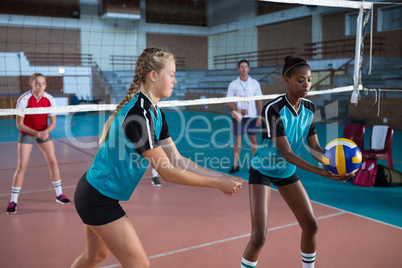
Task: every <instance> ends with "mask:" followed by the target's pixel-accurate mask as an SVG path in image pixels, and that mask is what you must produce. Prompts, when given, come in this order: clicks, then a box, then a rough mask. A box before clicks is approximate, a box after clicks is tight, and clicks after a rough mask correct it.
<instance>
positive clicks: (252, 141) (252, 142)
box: [248, 135, 258, 155]
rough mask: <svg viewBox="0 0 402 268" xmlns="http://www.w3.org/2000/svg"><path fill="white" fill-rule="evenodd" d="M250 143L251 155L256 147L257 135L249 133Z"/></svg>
mask: <svg viewBox="0 0 402 268" xmlns="http://www.w3.org/2000/svg"><path fill="white" fill-rule="evenodd" d="M248 137H249V139H250V145H251V155H254V152H255V150H257V148H258V144H257V135H249V136H248Z"/></svg>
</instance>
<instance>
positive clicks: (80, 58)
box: [25, 52, 93, 66]
mask: <svg viewBox="0 0 402 268" xmlns="http://www.w3.org/2000/svg"><path fill="white" fill-rule="evenodd" d="M25 56H26V57H27V59H28V61H29V62H30V64H31V65H34V66H91V65H92V62H93V58H92V54H81V53H77V54H74V53H43V52H39V53H37V52H25Z"/></svg>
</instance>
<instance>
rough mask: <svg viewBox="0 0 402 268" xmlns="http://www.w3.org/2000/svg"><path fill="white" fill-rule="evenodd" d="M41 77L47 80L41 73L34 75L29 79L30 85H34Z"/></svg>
mask: <svg viewBox="0 0 402 268" xmlns="http://www.w3.org/2000/svg"><path fill="white" fill-rule="evenodd" d="M39 76H42V77H43V78H45V80H46V77H45V76H44V75H43V74H41V73H34V74H33V75H31V77H29V84H32V82H33V81H34V80H35V79H36V78H38V77H39Z"/></svg>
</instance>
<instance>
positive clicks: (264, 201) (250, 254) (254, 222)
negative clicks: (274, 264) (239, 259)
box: [243, 184, 271, 262]
mask: <svg viewBox="0 0 402 268" xmlns="http://www.w3.org/2000/svg"><path fill="white" fill-rule="evenodd" d="M249 189H250V211H251V228H252V230H251V236H250V241H249V242H248V244H247V247H246V249H245V250H244V253H243V257H244V258H245V259H246V260H248V261H252V262H255V261H257V260H258V256H259V254H260V252H261V249H262V248H263V246H264V244H265V240H266V235H267V229H268V205H269V199H270V197H271V187H268V186H265V185H260V184H250V187H249Z"/></svg>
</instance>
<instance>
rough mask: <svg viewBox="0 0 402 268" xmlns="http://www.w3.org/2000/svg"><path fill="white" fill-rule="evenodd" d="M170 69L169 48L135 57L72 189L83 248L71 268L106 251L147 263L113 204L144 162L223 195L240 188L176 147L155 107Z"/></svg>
mask: <svg viewBox="0 0 402 268" xmlns="http://www.w3.org/2000/svg"><path fill="white" fill-rule="evenodd" d="M175 72H176V66H175V61H174V58H173V55H172V54H171V53H169V52H166V51H163V50H161V49H156V48H148V49H145V50H144V52H143V53H142V54H141V55H140V56H139V58H138V60H137V63H136V69H135V76H134V80H133V83H132V84H131V86H130V88H129V90H128V92H127V95H126V96H125V97H124V99H123V100H122V101H121V102H120V103H119V104H118V105H117V107H116V111H115V113H113V115H112V116H111V117H110V118H109V120H108V121H107V122H106V124H105V127H104V130H103V134H102V137H101V140H100V142H101V147H100V149H99V151H98V153H97V155H96V156H95V159H94V162H93V163H92V165H91V167H90V168H89V170H88V171H87V173H86V174H84V176H83V177H82V178H81V180H80V181H79V183H78V185H77V188H76V192H75V198H74V200H75V202H74V203H75V206H76V209H77V212H78V214H79V215H80V217H81V219H82V221H83V222H84V226H85V237H86V242H87V246H86V250H85V252H84V253H83V254H81V255H80V256H79V257H77V259H76V260H75V261H74V263H73V265H72V267H74V268H78V267H95V266H96V265H97V264H98V263H99V262H101V261H102V260H103V259H104V258H105V257H106V256H107V255H108V253H109V252H112V254H113V255H114V256H115V257H116V258H117V259H118V260H119V262H120V263H121V264H122V266H123V267H148V266H149V260H148V257H147V254H146V253H145V250H144V248H143V246H142V243H141V241H140V239H139V238H138V235H137V233H136V231H135V229H134V227H133V225H132V223H131V221H130V220H129V218H128V217H127V215H126V214H125V212H124V210H123V209H122V208H121V206H120V205H119V200H128V199H129V198H130V196H131V194H132V192H133V191H134V189H135V187H136V186H137V184H138V182H139V180H140V179H141V177H142V175H143V174H144V172H145V170H146V168H147V167H148V163H150V164H151V166H152V167H153V168H155V169H156V171H157V172H158V173H159V174H160V175H161V177H162V178H163V179H164V180H166V181H168V182H174V183H178V184H184V185H191V186H202V187H213V188H217V189H219V190H221V191H222V192H223V193H225V194H227V195H233V194H235V193H237V191H238V190H239V189H240V188H241V186H242V183H243V180H242V179H241V178H238V177H232V176H227V175H224V174H222V173H218V172H216V171H212V170H209V169H206V168H203V167H201V166H199V165H197V164H195V163H194V162H192V161H190V160H189V159H186V158H184V157H182V156H181V155H180V153H179V152H178V151H177V148H176V145H175V144H174V142H173V140H172V139H171V137H170V135H169V130H168V126H167V123H166V120H165V115H164V113H163V111H162V110H161V109H160V108H159V107H158V106H157V104H158V101H159V100H160V99H161V98H168V97H169V96H170V94H171V93H172V90H173V86H174V84H176V83H177V81H176V79H175ZM145 160H146V161H145ZM144 163H145V164H144Z"/></svg>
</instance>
